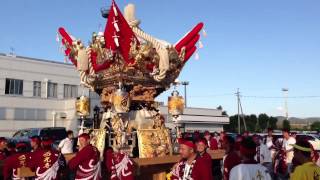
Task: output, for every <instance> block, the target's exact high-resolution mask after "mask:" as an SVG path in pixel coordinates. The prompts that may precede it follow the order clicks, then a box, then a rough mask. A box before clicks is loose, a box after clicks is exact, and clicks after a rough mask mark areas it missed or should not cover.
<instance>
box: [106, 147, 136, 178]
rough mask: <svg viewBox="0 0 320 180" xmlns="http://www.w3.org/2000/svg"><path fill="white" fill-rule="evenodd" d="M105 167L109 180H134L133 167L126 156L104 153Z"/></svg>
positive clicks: (110, 151)
mask: <svg viewBox="0 0 320 180" xmlns="http://www.w3.org/2000/svg"><path fill="white" fill-rule="evenodd" d="M104 157H105V161H104V162H105V166H106V168H107V172H109V173H110V174H111V177H110V180H134V174H133V173H134V172H133V171H134V165H133V162H132V161H131V160H130V158H129V157H128V155H126V154H124V153H120V152H119V153H114V152H113V151H112V150H107V151H105V155H104Z"/></svg>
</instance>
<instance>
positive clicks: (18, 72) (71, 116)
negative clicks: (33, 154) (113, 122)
mask: <svg viewBox="0 0 320 180" xmlns="http://www.w3.org/2000/svg"><path fill="white" fill-rule="evenodd" d="M6 78H12V79H20V80H23V94H22V95H7V94H5V83H6ZM34 81H40V82H41V97H33V82H34ZM47 82H53V83H57V86H58V87H57V89H58V91H57V98H48V97H47V91H46V89H47V88H46V87H47ZM79 82H80V80H79V74H78V72H77V71H76V69H75V68H74V66H73V65H70V64H65V63H59V62H54V61H46V60H39V59H33V58H26V57H9V56H6V55H4V54H0V136H7V137H10V136H12V135H13V133H14V132H16V131H17V130H20V129H23V128H32V127H52V126H56V127H58V126H60V127H61V126H63V127H66V129H71V130H74V131H76V130H78V125H79V124H78V123H79V121H78V117H77V116H76V111H75V101H76V98H64V84H69V85H76V86H78V94H77V95H78V96H80V95H86V96H89V95H90V101H91V102H90V105H91V115H90V116H91V117H92V116H93V108H94V107H95V106H96V105H98V106H100V99H99V96H97V94H95V93H89V90H88V89H86V88H82V87H80V86H79ZM160 112H161V113H162V114H163V115H164V116H165V117H166V124H167V125H168V126H169V127H170V128H172V127H174V126H175V124H180V125H182V126H184V127H185V130H186V131H192V130H209V131H216V130H220V129H222V125H223V124H226V123H228V122H229V118H228V117H225V116H222V112H221V111H219V110H216V109H205V108H187V109H185V111H184V115H183V116H180V117H179V118H180V119H178V120H175V121H173V119H172V117H171V116H170V115H168V109H167V107H166V106H162V107H160Z"/></svg>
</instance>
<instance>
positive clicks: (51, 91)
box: [48, 82, 58, 98]
mask: <svg viewBox="0 0 320 180" xmlns="http://www.w3.org/2000/svg"><path fill="white" fill-rule="evenodd" d="M48 97H51V98H57V97H58V84H57V83H52V82H48Z"/></svg>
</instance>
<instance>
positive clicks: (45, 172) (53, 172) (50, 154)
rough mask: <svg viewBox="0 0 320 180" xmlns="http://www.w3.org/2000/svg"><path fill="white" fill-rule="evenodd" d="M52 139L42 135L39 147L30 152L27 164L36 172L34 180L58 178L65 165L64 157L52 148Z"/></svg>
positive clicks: (57, 179) (56, 179)
mask: <svg viewBox="0 0 320 180" xmlns="http://www.w3.org/2000/svg"><path fill="white" fill-rule="evenodd" d="M52 143H53V141H52V139H51V138H49V137H44V138H43V139H42V141H41V146H42V148H41V149H38V150H36V151H34V152H32V155H31V156H30V160H29V162H28V166H29V167H30V168H31V170H33V171H34V172H35V173H36V178H35V179H36V180H59V179H60V177H59V176H60V172H61V171H62V170H63V168H64V167H65V160H64V157H63V156H62V155H61V154H60V153H59V152H58V151H57V150H54V149H53V148H52Z"/></svg>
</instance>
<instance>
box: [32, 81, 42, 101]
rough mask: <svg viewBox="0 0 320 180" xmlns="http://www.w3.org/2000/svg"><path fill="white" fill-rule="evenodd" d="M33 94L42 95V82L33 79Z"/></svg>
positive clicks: (35, 95)
mask: <svg viewBox="0 0 320 180" xmlns="http://www.w3.org/2000/svg"><path fill="white" fill-rule="evenodd" d="M33 96H34V97H41V82H40V81H33Z"/></svg>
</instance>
